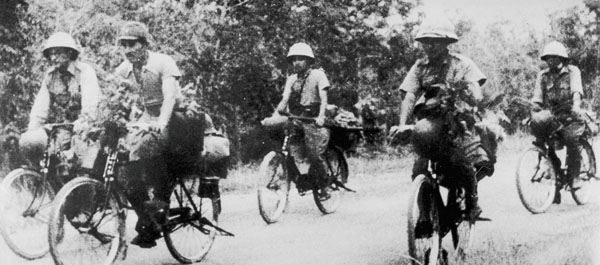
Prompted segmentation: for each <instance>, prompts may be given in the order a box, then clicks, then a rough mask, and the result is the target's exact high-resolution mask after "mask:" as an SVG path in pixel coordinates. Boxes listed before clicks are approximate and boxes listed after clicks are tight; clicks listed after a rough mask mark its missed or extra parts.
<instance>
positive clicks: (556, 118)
mask: <svg viewBox="0 0 600 265" xmlns="http://www.w3.org/2000/svg"><path fill="white" fill-rule="evenodd" d="M541 59H542V60H543V61H545V62H546V64H547V65H548V68H546V69H544V70H542V71H541V72H540V73H538V76H537V79H536V82H535V88H534V90H533V98H532V101H533V103H534V105H535V107H534V109H533V113H532V114H531V123H530V127H531V133H532V134H533V135H534V136H535V141H534V144H535V145H537V146H540V147H542V148H543V147H544V142H545V141H546V140H547V139H548V137H549V136H550V133H552V132H554V131H555V130H556V129H558V127H559V126H560V124H562V125H563V126H564V127H563V128H562V129H561V130H560V132H559V134H560V136H561V138H562V140H563V141H564V144H565V145H566V146H567V161H566V163H567V167H568V169H567V178H568V179H569V181H571V182H572V181H573V180H574V179H575V176H577V174H579V168H580V164H581V149H582V147H581V144H580V143H579V140H580V137H581V135H583V133H584V131H585V119H584V118H583V115H585V114H583V111H582V110H581V97H582V96H583V86H582V84H581V72H580V71H579V68H577V66H575V65H572V64H569V55H568V53H567V49H566V48H565V46H563V45H562V44H561V43H560V42H557V41H553V42H550V43H548V44H547V45H546V46H545V47H544V50H543V52H542V56H541ZM570 184H573V183H570ZM556 194H557V196H560V193H559V192H557V193H556ZM555 201H556V202H560V199H559V197H557V198H555Z"/></svg>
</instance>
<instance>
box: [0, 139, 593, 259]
mask: <svg viewBox="0 0 600 265" xmlns="http://www.w3.org/2000/svg"><path fill="white" fill-rule="evenodd" d="M599 151H600V148H596V152H597V153H600V152H599ZM517 158H518V155H517V154H516V153H514V152H512V151H507V150H506V149H505V150H504V151H503V152H502V153H501V155H500V159H499V161H498V170H497V173H496V174H495V175H494V176H493V177H492V178H488V179H484V180H483V181H482V182H481V185H480V194H481V195H480V197H481V205H482V207H483V208H484V212H483V216H485V217H488V218H491V219H492V221H491V222H480V223H478V224H477V227H476V229H477V230H476V236H475V242H474V246H473V253H472V255H471V257H470V258H469V259H468V260H467V263H468V264H535V265H537V264H557V265H558V264H586V265H587V264H600V247H599V246H600V244H599V243H600V214H599V213H600V212H599V210H600V204H599V203H598V202H594V203H592V204H588V205H585V206H576V205H575V203H574V201H573V200H572V199H571V197H570V195H569V194H568V193H566V192H563V203H562V204H561V205H553V206H552V207H551V208H550V210H549V211H548V212H547V213H545V214H541V215H532V214H530V213H529V212H527V211H526V210H525V208H524V207H523V206H522V205H521V203H520V201H519V198H518V195H517V192H516V187H515V182H514V166H515V164H516V161H517ZM409 179H410V178H409V177H408V169H407V168H403V169H400V170H398V172H393V173H390V172H387V173H385V172H379V173H378V172H373V173H372V175H371V176H363V175H351V179H350V186H351V187H352V188H355V189H356V190H357V191H358V192H357V193H355V194H347V196H346V198H345V199H346V200H345V201H344V203H343V205H342V207H341V208H340V209H339V211H338V212H337V213H334V214H331V215H327V216H324V215H321V214H320V212H319V211H318V210H317V208H316V206H315V205H314V202H313V201H312V196H305V197H300V196H298V195H297V192H295V191H292V194H293V196H292V197H291V203H290V207H289V211H288V212H287V213H286V215H285V216H284V219H283V220H281V222H279V223H277V224H274V225H266V224H265V223H264V222H263V221H262V219H261V218H260V216H259V215H258V210H257V203H256V196H255V194H253V193H252V194H242V195H239V194H227V195H225V196H224V198H223V201H224V202H223V205H224V212H223V214H222V215H221V217H220V219H221V222H220V226H221V227H223V228H226V229H227V230H229V231H231V232H233V233H235V234H236V236H235V237H232V238H228V237H219V238H217V240H216V242H215V245H214V246H213V249H212V250H211V251H210V253H209V254H208V256H207V257H206V258H205V260H204V261H203V262H202V264H206V265H235V264H238V265H270V264H273V265H275V264H277V265H279V264H289V265H292V264H315V265H334V264H360V265H384V264H385V265H387V264H408V260H407V259H406V254H407V242H406V241H407V239H406V231H405V227H406V214H405V213H406V209H407V203H406V200H407V199H408V196H409V194H408V193H409V187H410V182H409ZM130 217H131V218H129V219H130V220H128V224H129V225H128V227H129V228H128V237H129V238H131V237H132V236H133V233H134V232H133V228H132V225H133V221H134V219H135V217H134V215H133V213H131V215H130ZM446 245H448V242H446ZM0 264H6V265H9V264H10V265H12V264H31V265H33V264H36V265H37V264H39V265H44V264H53V263H52V261H51V259H50V258H48V257H47V258H45V259H42V260H36V261H25V260H22V259H20V258H18V257H16V256H15V255H14V254H12V253H11V252H10V250H8V249H7V248H6V246H5V245H3V243H2V242H0ZM119 264H148V265H159V264H160V265H164V264H177V262H176V261H175V260H174V259H173V258H172V257H171V256H170V254H169V252H168V251H167V248H166V247H165V245H164V242H163V241H162V240H161V241H159V245H158V246H157V247H156V248H154V249H152V250H146V249H140V248H138V247H136V246H133V245H130V246H129V253H128V256H127V259H126V260H124V261H120V262H119Z"/></svg>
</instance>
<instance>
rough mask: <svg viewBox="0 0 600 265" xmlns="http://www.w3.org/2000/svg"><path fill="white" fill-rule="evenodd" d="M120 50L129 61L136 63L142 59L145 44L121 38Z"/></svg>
mask: <svg viewBox="0 0 600 265" xmlns="http://www.w3.org/2000/svg"><path fill="white" fill-rule="evenodd" d="M120 44H121V52H122V53H123V55H124V56H125V58H127V60H129V61H130V62H131V63H137V62H140V61H142V60H143V59H144V55H145V52H146V46H145V45H143V44H142V43H141V42H140V41H138V40H121V41H120Z"/></svg>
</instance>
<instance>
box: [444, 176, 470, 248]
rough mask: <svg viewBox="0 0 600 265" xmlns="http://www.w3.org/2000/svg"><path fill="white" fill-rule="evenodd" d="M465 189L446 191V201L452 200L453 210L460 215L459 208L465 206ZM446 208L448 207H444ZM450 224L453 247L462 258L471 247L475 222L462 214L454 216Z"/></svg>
mask: <svg viewBox="0 0 600 265" xmlns="http://www.w3.org/2000/svg"><path fill="white" fill-rule="evenodd" d="M465 197H466V191H465V189H464V188H458V189H456V190H452V191H451V192H450V193H448V202H453V207H454V208H453V210H454V211H456V212H457V213H458V214H459V215H460V211H461V210H460V209H465V208H466V201H465ZM446 209H448V208H446ZM453 220H456V221H454V222H453V223H452V224H451V229H450V231H451V233H452V243H453V244H454V249H456V255H457V256H458V257H459V258H461V259H463V258H465V256H466V255H467V254H468V251H469V249H470V248H471V242H473V235H474V234H475V223H474V221H473V222H471V220H468V219H467V218H464V217H463V216H462V215H460V216H457V217H455V218H454V219H453Z"/></svg>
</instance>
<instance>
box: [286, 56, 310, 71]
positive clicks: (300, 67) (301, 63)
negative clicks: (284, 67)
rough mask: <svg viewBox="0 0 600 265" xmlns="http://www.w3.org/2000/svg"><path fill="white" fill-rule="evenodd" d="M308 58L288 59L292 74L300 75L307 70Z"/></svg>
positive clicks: (295, 57) (296, 57) (294, 57)
mask: <svg viewBox="0 0 600 265" xmlns="http://www.w3.org/2000/svg"><path fill="white" fill-rule="evenodd" d="M309 61H310V58H308V57H304V56H293V57H292V58H291V59H290V62H291V64H292V70H293V71H294V73H301V72H304V71H306V70H307V69H308V66H309Z"/></svg>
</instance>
